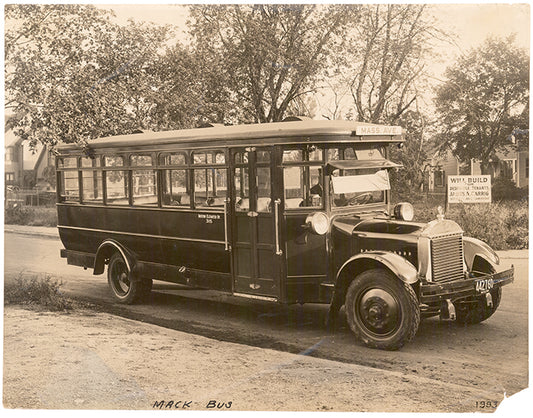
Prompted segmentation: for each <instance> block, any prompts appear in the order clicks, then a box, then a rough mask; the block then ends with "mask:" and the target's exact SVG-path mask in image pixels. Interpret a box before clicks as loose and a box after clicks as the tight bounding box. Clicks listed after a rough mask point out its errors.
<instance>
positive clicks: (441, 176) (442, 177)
mask: <svg viewBox="0 0 533 418" xmlns="http://www.w3.org/2000/svg"><path fill="white" fill-rule="evenodd" d="M429 155H432V157H431V159H429V160H428V161H427V162H426V172H427V173H428V178H427V185H428V186H427V187H428V192H429V193H434V194H445V193H446V185H447V184H448V176H457V175H459V166H460V164H459V160H458V159H457V157H456V156H454V155H453V153H452V150H451V149H450V148H449V147H446V148H445V149H442V148H434V149H433V150H431V151H430V153H429Z"/></svg>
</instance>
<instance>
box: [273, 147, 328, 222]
mask: <svg viewBox="0 0 533 418" xmlns="http://www.w3.org/2000/svg"><path fill="white" fill-rule="evenodd" d="M310 146H315V147H316V148H319V149H321V150H322V158H321V159H320V160H309V154H310V151H309V148H310ZM293 150H302V160H300V161H283V156H284V153H285V151H293ZM327 150H328V144H324V143H317V144H301V145H294V144H290V145H286V146H282V147H281V169H282V179H283V190H282V193H281V195H282V196H283V202H282V203H283V208H284V210H285V211H287V212H290V213H293V212H301V211H304V212H309V211H323V210H326V195H325V190H326V188H325V187H324V182H325V176H324V173H325V165H326V156H327ZM290 167H303V168H304V173H303V181H302V185H303V186H304V190H303V195H304V196H303V198H302V202H305V201H306V199H309V198H310V197H311V188H312V187H313V185H311V175H310V168H311V167H317V168H318V169H320V170H321V175H320V179H319V180H320V183H319V184H320V185H321V186H322V196H321V202H320V206H298V207H292V208H291V207H287V204H286V194H285V190H286V189H285V168H290Z"/></svg>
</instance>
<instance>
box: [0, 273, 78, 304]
mask: <svg viewBox="0 0 533 418" xmlns="http://www.w3.org/2000/svg"><path fill="white" fill-rule="evenodd" d="M62 285H63V283H61V282H59V281H57V280H53V279H52V278H51V277H50V276H48V275H46V276H37V275H34V276H31V277H27V276H23V275H22V273H21V274H19V276H18V277H14V278H11V279H8V278H7V277H6V278H5V282H4V303H5V304H6V305H9V304H13V305H14V304H17V305H40V306H42V307H45V308H47V309H49V310H51V311H67V310H70V309H72V302H71V301H70V300H69V299H67V298H66V297H65V296H64V295H63V294H62V293H61V291H60V290H59V288H60V287H61V286H62Z"/></svg>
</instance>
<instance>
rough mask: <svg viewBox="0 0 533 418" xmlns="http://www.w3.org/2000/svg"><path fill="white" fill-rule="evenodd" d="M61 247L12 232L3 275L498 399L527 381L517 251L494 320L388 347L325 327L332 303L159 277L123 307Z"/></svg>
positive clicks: (247, 340) (432, 330)
mask: <svg viewBox="0 0 533 418" xmlns="http://www.w3.org/2000/svg"><path fill="white" fill-rule="evenodd" d="M60 248H61V243H60V242H59V241H57V240H55V239H50V238H38V237H35V236H25V235H19V234H13V233H6V234H5V272H6V277H12V276H15V275H17V274H19V273H23V274H28V273H31V272H36V273H48V274H50V275H52V276H53V277H56V278H59V279H61V280H62V281H63V283H64V286H63V290H64V291H65V293H66V294H68V295H70V296H73V297H76V298H83V299H85V300H88V301H91V302H93V303H95V304H97V305H98V306H99V307H100V308H101V309H102V310H105V311H107V312H111V313H115V314H120V315H122V316H125V317H129V318H132V319H137V320H142V321H146V322H151V323H154V324H158V325H162V326H165V327H168V328H172V329H176V330H180V331H186V332H191V333H195V334H199V335H203V336H207V337H211V338H216V339H219V340H223V341H232V342H239V343H244V344H248V345H253V346H257V347H266V348H273V349H276V350H282V351H286V352H292V353H302V352H306V353H307V354H310V355H312V356H316V357H321V358H325V359H330V360H336V361H341V362H346V363H353V364H358V365H364V366H370V367H374V368H378V369H382V370H389V371H393V372H401V373H403V374H406V375H407V376H409V378H408V379H411V381H418V382H431V381H432V380H433V381H438V382H444V383H447V384H452V385H456V386H455V387H456V389H457V390H458V391H459V392H460V391H461V390H462V389H461V388H469V389H473V388H475V389H478V390H480V391H483V392H484V393H489V394H491V395H490V396H492V398H493V400H498V401H499V400H501V398H502V397H503V393H506V394H507V396H509V395H511V394H513V393H516V392H518V391H520V390H521V389H523V388H525V387H527V385H528V335H527V331H528V325H527V321H528V312H527V308H528V271H527V270H528V260H527V259H526V258H518V257H515V256H516V254H517V253H516V252H515V253H513V254H512V257H513V258H512V259H510V258H503V259H502V264H503V265H505V266H510V265H511V264H514V266H515V271H516V278H515V282H514V283H513V284H511V285H510V286H506V287H505V288H504V291H503V300H502V303H501V305H500V308H499V310H498V312H497V313H496V314H495V315H494V316H493V317H492V318H490V319H489V320H487V321H486V322H484V323H482V324H479V325H476V326H471V327H461V326H458V325H457V324H455V323H450V322H441V321H439V320H438V319H433V318H430V319H428V320H425V321H423V322H422V324H421V326H420V329H419V331H418V334H417V336H416V337H415V339H414V340H413V341H412V342H411V343H410V344H408V345H407V346H405V347H404V348H403V349H402V350H401V351H397V352H385V351H379V350H373V349H369V348H366V347H364V346H362V345H361V344H360V343H358V342H356V341H354V338H353V337H352V335H351V333H350V332H349V330H348V329H347V328H346V327H345V326H344V327H343V328H341V329H340V330H338V331H337V332H335V333H334V334H330V333H328V332H327V331H326V330H325V329H324V327H323V326H322V324H323V321H324V318H325V315H326V312H327V307H325V306H322V305H313V304H310V305H304V306H291V307H289V308H280V307H278V306H277V305H273V304H269V303H266V302H265V303H262V302H256V301H254V302H251V301H248V300H242V299H240V298H234V297H231V296H226V295H220V294H217V293H215V292H209V291H198V290H186V289H182V288H180V287H179V286H176V285H172V284H166V283H157V282H156V283H155V285H154V292H153V294H152V298H151V300H150V301H149V303H148V304H145V305H136V306H123V305H119V304H117V303H115V302H114V301H113V299H112V298H111V296H110V294H109V292H108V289H107V283H106V280H105V276H103V275H102V276H93V275H92V273H91V272H89V271H84V270H83V269H81V268H79V267H72V266H68V265H66V262H65V260H63V259H61V258H59V250H60ZM503 255H504V256H505V254H503ZM428 379H429V380H428ZM430 385H431V383H428V391H429V390H430V389H429V386H430ZM424 396H427V393H425V392H424V391H422V392H421V393H420V397H422V398H423V397H424ZM480 400H482V399H478V398H477V397H473V398H472V399H462V400H461V402H462V403H463V404H464V403H465V402H466V403H468V402H471V403H472V405H474V404H475V403H476V401H480ZM486 400H488V399H486ZM452 409H453V408H452Z"/></svg>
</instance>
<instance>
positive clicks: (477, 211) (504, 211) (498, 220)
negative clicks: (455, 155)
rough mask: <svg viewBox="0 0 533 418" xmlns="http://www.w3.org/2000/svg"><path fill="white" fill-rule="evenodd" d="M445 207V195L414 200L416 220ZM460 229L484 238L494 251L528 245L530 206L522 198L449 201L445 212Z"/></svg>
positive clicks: (424, 219) (426, 218) (430, 217)
mask: <svg viewBox="0 0 533 418" xmlns="http://www.w3.org/2000/svg"><path fill="white" fill-rule="evenodd" d="M439 205H440V206H442V207H444V197H428V198H420V199H417V200H416V201H415V203H413V206H414V208H415V220H416V221H419V222H429V221H432V220H434V219H436V218H437V207H438V206H439ZM446 218H447V219H451V220H453V221H455V222H457V223H458V224H459V226H461V228H463V230H464V232H465V235H467V236H470V237H474V238H478V239H480V240H482V241H485V242H486V243H487V244H489V245H490V246H491V247H492V248H494V249H495V250H522V249H527V248H529V225H528V224H529V209H528V203H527V201H525V200H514V201H513V200H509V201H500V202H496V203H492V204H490V205H488V204H469V205H466V204H465V205H464V204H452V205H450V207H449V209H448V211H447V212H446Z"/></svg>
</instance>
